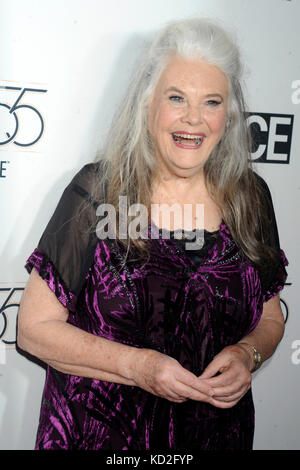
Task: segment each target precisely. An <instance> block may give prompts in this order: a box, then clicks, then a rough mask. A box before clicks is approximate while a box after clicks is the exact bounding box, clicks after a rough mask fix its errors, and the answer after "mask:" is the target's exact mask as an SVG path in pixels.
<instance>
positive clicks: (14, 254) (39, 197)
mask: <svg viewBox="0 0 300 470" xmlns="http://www.w3.org/2000/svg"><path fill="white" fill-rule="evenodd" d="M193 16H205V17H211V18H216V19H218V20H220V21H222V22H223V23H224V25H225V26H227V27H228V28H229V29H231V30H233V31H234V32H235V33H236V34H237V36H238V39H239V43H240V47H241V49H242V51H243V55H244V58H245V62H246V64H247V66H246V84H247V88H248V94H247V100H248V103H249V111H250V112H251V113H252V119H253V120H254V121H255V122H258V123H259V126H260V130H261V131H262V132H261V137H262V139H265V143H262V144H261V145H266V147H259V148H258V149H256V150H257V153H256V154H255V155H256V156H257V155H258V154H259V153H262V151H263V150H265V152H264V154H263V155H262V157H261V158H262V159H263V160H264V161H263V162H257V163H255V167H256V170H257V171H258V172H259V173H260V174H261V175H262V176H263V177H264V178H265V180H266V181H267V183H268V184H269V187H270V189H271V192H272V196H273V201H274V206H275V211H276V215H277V221H278V228H279V234H280V240H281V246H282V248H283V249H284V250H285V252H286V255H287V257H288V259H289V262H290V264H289V266H288V274H289V276H288V281H287V282H288V283H289V285H287V286H286V287H285V289H284V291H283V294H282V299H283V300H284V301H285V303H286V305H287V307H288V311H289V316H288V321H287V324H286V332H285V336H284V339H283V340H282V342H281V344H280V345H279V347H278V350H277V353H276V355H275V356H273V358H272V359H271V360H269V361H267V363H266V364H264V365H263V367H262V368H261V369H260V371H259V372H257V373H256V374H255V376H254V380H253V391H254V398H255V404H256V431H255V441H254V448H255V449H284V450H286V449H300V430H299V423H300V407H299V396H300V380H299V378H300V375H299V374H300V316H299V313H298V308H297V294H296V293H297V290H298V287H299V279H300V276H299V265H300V260H299V250H298V246H299V245H298V243H299V242H298V240H299V237H298V236H297V233H298V230H299V229H300V227H299V223H300V222H299V217H298V214H299V189H300V186H299V175H300V160H299V154H300V140H299V139H300V137H299V132H297V129H298V127H299V118H300V57H299V33H298V27H299V25H298V21H299V18H300V2H299V1H297V0H294V1H293V0H251V1H249V0H185V1H184V2H183V1H182V0H151V1H145V0H126V1H123V0H110V1H109V2H107V0H64V1H61V0H0V204H1V206H0V210H1V231H0V254H1V265H0V338H1V341H0V449H32V448H33V446H34V441H35V432H36V427H37V422H38V415H39V407H40V401H41V393H42V388H43V384H44V379H45V373H44V369H43V368H42V367H40V366H39V365H38V364H36V363H35V362H33V361H32V360H29V359H28V358H25V357H24V356H23V355H21V354H19V353H18V352H17V351H16V347H15V339H16V332H15V328H16V315H17V309H18V303H19V300H20V296H21V293H22V289H23V288H24V285H25V283H26V281H27V279H28V275H27V273H26V271H25V269H24V263H25V260H26V259H27V257H28V256H29V254H30V253H31V252H32V251H33V249H34V248H35V246H36V244H37V242H38V240H39V238H40V235H41V233H42V231H43V229H44V227H45V225H46V223H47V221H48V220H49V217H50V215H51V214H52V212H53V210H54V208H55V206H56V204H57V202H58V199H59V197H60V195H61V193H62V191H63V189H64V187H65V186H66V185H67V183H68V182H69V180H70V178H71V177H72V176H73V175H74V174H75V173H76V172H77V171H78V170H79V169H80V168H81V167H82V166H83V165H84V164H85V163H87V162H90V161H92V160H93V159H94V156H95V152H96V151H97V149H98V148H99V146H101V142H102V141H103V138H104V136H105V133H106V130H107V126H108V125H109V123H110V120H111V118H112V115H113V112H114V110H115V108H116V105H117V103H118V100H119V99H120V97H121V96H122V92H123V91H124V88H125V86H126V83H127V81H128V78H129V74H130V71H131V69H132V67H133V64H134V60H135V58H136V57H137V54H138V51H139V47H140V45H141V44H142V43H143V40H144V39H145V38H146V37H147V36H148V35H149V34H150V33H152V32H153V31H155V30H157V29H158V28H160V27H161V26H163V25H164V24H165V23H166V22H167V21H169V20H171V19H176V18H183V17H193ZM24 89H27V90H25V91H24ZM28 89H29V90H28ZM23 92H24V93H23ZM22 93H23V94H22ZM19 98H20V99H19ZM25 105H26V106H25ZM278 115H285V116H279V117H278ZM287 115H288V116H287ZM253 116H254V117H253ZM291 116H292V117H291ZM282 118H283V120H282ZM292 119H294V121H293V122H292ZM292 124H293V126H292ZM290 144H291V146H290ZM284 311H285V309H284Z"/></svg>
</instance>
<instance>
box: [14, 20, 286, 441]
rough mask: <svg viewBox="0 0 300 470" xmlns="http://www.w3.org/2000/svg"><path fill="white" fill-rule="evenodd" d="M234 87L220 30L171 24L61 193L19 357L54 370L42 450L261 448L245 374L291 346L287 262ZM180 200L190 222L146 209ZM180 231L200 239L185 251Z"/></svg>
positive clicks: (27, 308)
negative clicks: (100, 149) (94, 155)
mask: <svg viewBox="0 0 300 470" xmlns="http://www.w3.org/2000/svg"><path fill="white" fill-rule="evenodd" d="M240 76H241V64H240V59H239V53H238V50H237V48H236V46H235V45H234V43H233V42H232V40H231V39H230V37H229V36H228V35H227V33H225V32H224V31H223V29H222V28H220V27H219V26H217V25H215V24H213V23H211V22H208V21H203V20H198V19H193V20H187V21H181V22H175V23H172V24H170V25H168V26H167V27H166V28H165V29H164V30H163V31H162V32H161V33H160V34H159V35H158V36H157V37H156V38H155V40H154V42H153V43H152V45H151V47H150V48H149V50H148V52H147V53H146V54H145V56H144V60H143V62H142V63H141V65H140V67H139V68H138V69H137V70H136V72H135V76H134V78H133V81H132V82H131V85H130V87H129V91H128V93H127V94H126V98H125V100H124V102H123V104H122V106H121V107H120V109H119V110H118V113H117V116H116V118H115V119H114V121H113V123H112V130H111V133H110V134H109V136H108V139H107V145H106V147H105V149H104V153H103V156H102V158H101V159H100V160H99V161H97V162H95V163H91V164H88V165H85V166H84V167H83V168H82V169H81V170H80V171H79V173H77V175H76V176H75V177H74V178H73V180H72V181H71V183H70V184H69V185H68V187H67V188H66V189H65V191H64V193H63V195H62V197H61V199H60V201H59V204H58V206H57V208H56V210H55V212H54V214H53V216H52V218H51V220H50V222H49V224H48V225H47V227H46V229H45V232H44V233H43V235H42V237H41V240H40V242H39V244H38V247H37V248H36V249H35V250H34V252H33V253H32V254H31V256H30V257H29V259H28V261H27V264H26V268H27V270H28V271H29V272H31V275H30V278H29V281H28V284H27V286H26V289H25V292H24V295H23V298H22V302H21V307H20V312H19V327H18V344H19V346H20V347H21V348H22V349H24V350H27V351H29V352H30V353H31V354H33V355H35V356H37V357H39V358H41V359H42V360H43V361H44V362H46V363H47V364H48V369H47V377H46V384H45V389H44V393H43V398H42V405H41V414H40V423H39V428H38V433H37V441H36V448H37V449H114V450H118V449H130V450H132V449H136V450H142V449H150V450H153V449H156V450H157V449H176V450H179V449H190V450H191V449H233V450H238V449H251V448H252V443H253V430H254V407H253V400H252V394H251V388H250V387H251V376H252V372H253V371H255V370H256V369H257V368H258V367H259V366H260V365H261V363H262V362H263V361H265V360H266V359H268V358H269V357H270V356H271V355H272V354H273V353H274V351H275V349H276V347H277V345H278V343H279V341H280V340H281V338H282V335H283V331H284V321H283V316H282V312H281V308H280V300H279V295H278V292H279V291H280V289H282V288H283V286H284V283H285V279H286V275H287V274H286V270H285V266H286V265H287V264H288V262H287V260H286V258H285V255H284V252H283V251H282V250H281V249H280V246H279V240H278V232H277V228H276V220H275V216H274V210H273V205H272V199H271V196H270V192H269V190H268V187H267V185H266V183H265V182H264V180H263V179H262V178H261V177H259V176H258V175H257V174H256V173H255V172H254V171H253V170H252V168H251V161H250V152H249V139H248V133H247V127H246V124H245V118H244V104H243V96H242V91H241V86H240V78H241V77H240ZM124 197H126V204H127V207H129V211H128V214H126V217H125V216H124V211H123V209H122V207H121V206H120V201H124V200H125V199H124ZM122 198H123V199H122ZM104 203H105V204H106V205H105V206H103V204H104ZM136 204H139V205H140V207H144V208H147V210H148V212H147V213H148V218H147V219H146V222H145V223H144V224H143V222H142V220H144V219H142V218H140V219H139V224H140V229H141V230H140V232H139V233H140V236H135V235H136V232H138V231H137V230H135V232H134V230H133V228H134V227H135V228H136V229H137V225H138V224H137V222H136V220H135V221H134V220H133V217H132V216H133V215H135V214H136V213H134V210H133V209H134V208H135V209H136V207H137V206H136ZM173 204H177V207H180V208H182V211H183V209H184V208H185V207H186V205H187V204H188V205H189V207H190V208H191V211H190V215H191V217H190V219H189V221H188V223H185V224H184V223H182V225H181V226H180V224H178V222H176V221H175V217H173V218H171V217H170V220H169V222H170V223H169V224H166V222H162V220H164V221H165V220H166V218H164V217H163V216H164V212H163V210H162V212H160V211H156V212H155V211H153V213H152V212H151V210H149V209H150V208H151V207H156V208H157V207H160V208H161V207H164V208H166V207H167V208H168V207H170V206H172V205H173ZM109 207H113V208H114V209H115V214H116V218H115V219H114V218H113V217H112V215H110V217H107V218H106V219H101V220H102V222H103V220H104V222H105V224H106V226H107V225H109V222H110V221H112V222H113V223H112V224H111V225H110V228H109V230H107V231H106V235H107V236H106V237H105V236H104V234H105V230H104V229H103V227H104V225H105V224H102V225H101V220H100V217H99V216H100V215H104V213H105V210H104V209H108V208H109ZM199 207H202V208H204V226H202V227H201V223H200V222H201V221H200V222H199V219H201V217H199V211H197V208H199ZM130 211H131V212H130ZM127 215H128V217H127ZM177 220H178V219H177ZM184 220H186V218H185V219H184ZM133 222H134V223H135V225H134V224H133ZM99 224H100V225H99ZM112 227H113V228H114V229H112ZM178 229H183V231H182V230H179V231H178ZM182 232H183V235H185V237H187V238H188V239H190V240H192V239H193V236H194V238H195V237H196V235H197V234H198V235H199V233H201V236H202V238H201V237H200V238H199V237H198V236H197V237H196V242H195V243H194V244H193V246H192V249H188V248H191V247H188V246H187V245H188V243H186V239H185V238H181V239H180V233H181V234H182ZM166 233H167V234H169V235H168V236H166ZM97 235H98V236H97ZM199 240H200V243H199ZM33 268H34V269H33Z"/></svg>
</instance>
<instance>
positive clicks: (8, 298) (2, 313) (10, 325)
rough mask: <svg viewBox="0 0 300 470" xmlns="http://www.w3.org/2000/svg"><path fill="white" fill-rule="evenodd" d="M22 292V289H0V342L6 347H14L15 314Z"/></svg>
mask: <svg viewBox="0 0 300 470" xmlns="http://www.w3.org/2000/svg"><path fill="white" fill-rule="evenodd" d="M0 285H1V284H0ZM2 285H3V284H2ZM23 291H24V287H0V340H1V341H2V343H4V344H5V345H6V346H12V345H13V346H15V345H16V322H17V314H18V309H19V306H20V300H21V296H22V293H23Z"/></svg>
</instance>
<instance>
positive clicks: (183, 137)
mask: <svg viewBox="0 0 300 470" xmlns="http://www.w3.org/2000/svg"><path fill="white" fill-rule="evenodd" d="M173 135H174V137H178V138H179V139H180V138H181V139H189V140H197V141H200V142H201V140H202V139H203V136H202V135H190V134H173Z"/></svg>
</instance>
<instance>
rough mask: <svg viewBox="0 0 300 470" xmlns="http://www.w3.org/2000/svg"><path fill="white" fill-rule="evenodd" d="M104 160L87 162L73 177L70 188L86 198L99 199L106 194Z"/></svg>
mask: <svg viewBox="0 0 300 470" xmlns="http://www.w3.org/2000/svg"><path fill="white" fill-rule="evenodd" d="M103 175H104V162H103V161H102V160H100V161H98V162H95V163H87V164H86V165H84V166H83V167H82V168H81V169H80V170H79V171H78V172H77V173H76V174H75V176H74V177H73V179H72V180H71V182H70V184H69V188H70V189H71V190H72V191H75V192H76V193H77V194H79V195H81V196H82V197H83V198H85V199H89V200H93V201H94V202H96V201H99V200H100V199H102V198H103V194H104V187H103V184H104V181H103Z"/></svg>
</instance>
